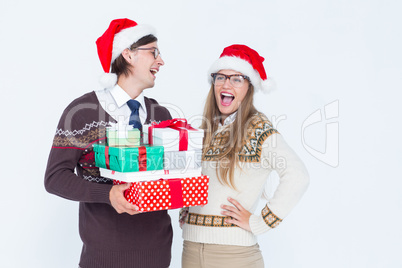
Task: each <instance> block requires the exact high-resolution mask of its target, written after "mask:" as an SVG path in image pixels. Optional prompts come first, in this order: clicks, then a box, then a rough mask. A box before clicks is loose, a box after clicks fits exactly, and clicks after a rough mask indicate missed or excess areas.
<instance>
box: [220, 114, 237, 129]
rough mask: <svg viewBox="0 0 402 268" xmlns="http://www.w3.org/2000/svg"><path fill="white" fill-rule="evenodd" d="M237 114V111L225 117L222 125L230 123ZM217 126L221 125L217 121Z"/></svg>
mask: <svg viewBox="0 0 402 268" xmlns="http://www.w3.org/2000/svg"><path fill="white" fill-rule="evenodd" d="M236 116H237V111H236V112H234V113H232V114H231V115H229V116H228V117H226V119H225V121H223V126H227V125H229V124H232V123H233V122H234V121H235V119H236ZM219 126H222V123H221V122H219Z"/></svg>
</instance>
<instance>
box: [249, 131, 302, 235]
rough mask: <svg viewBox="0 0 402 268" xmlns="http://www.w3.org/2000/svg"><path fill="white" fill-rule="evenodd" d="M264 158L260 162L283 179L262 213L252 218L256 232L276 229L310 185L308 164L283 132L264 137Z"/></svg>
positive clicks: (256, 233)
mask: <svg viewBox="0 0 402 268" xmlns="http://www.w3.org/2000/svg"><path fill="white" fill-rule="evenodd" d="M261 157H262V159H261V161H265V162H266V163H268V165H269V168H270V169H272V170H275V171H276V172H277V173H278V175H279V178H280V180H279V185H278V187H277V188H276V190H275V193H274V195H273V197H272V198H271V199H270V200H269V201H268V202H267V204H266V206H265V207H264V208H263V210H262V211H261V214H259V215H251V217H250V220H249V223H250V228H251V230H252V232H253V233H254V234H255V235H258V234H261V233H264V232H266V231H269V230H270V229H272V228H275V227H276V226H277V225H278V224H279V223H280V222H281V221H282V220H283V219H284V218H285V217H286V216H287V215H288V214H289V213H290V211H291V210H292V209H293V207H295V206H296V204H297V203H298V202H299V200H300V199H301V197H302V196H303V194H304V192H305V191H306V189H307V187H308V185H309V175H308V172H307V170H306V167H305V166H304V164H303V162H302V161H301V160H300V158H299V157H298V156H297V155H296V153H295V152H294V151H293V150H292V149H291V148H290V147H289V145H288V144H287V143H286V142H285V140H284V139H283V137H282V135H280V134H272V135H271V136H269V137H268V138H267V139H266V140H265V142H264V143H263V146H262V155H261Z"/></svg>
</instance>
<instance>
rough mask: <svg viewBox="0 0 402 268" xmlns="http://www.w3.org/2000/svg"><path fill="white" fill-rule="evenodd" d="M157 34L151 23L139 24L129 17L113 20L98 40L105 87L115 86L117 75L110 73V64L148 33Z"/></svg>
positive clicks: (102, 78) (102, 79) (102, 82)
mask: <svg viewBox="0 0 402 268" xmlns="http://www.w3.org/2000/svg"><path fill="white" fill-rule="evenodd" d="M150 34H152V35H154V36H156V31H155V29H154V28H153V27H151V26H149V25H138V24H137V23H136V22H135V21H132V20H129V19H116V20H113V21H112V22H111V23H110V25H109V28H108V29H107V30H106V31H105V33H104V34H103V35H102V36H101V37H99V38H98V40H96V46H97V48H98V56H99V60H100V62H101V64H102V67H103V70H104V71H105V74H104V75H102V77H101V81H100V82H101V84H102V85H103V86H105V87H110V86H114V85H115V84H116V82H117V75H116V74H114V73H110V66H111V65H112V63H113V62H114V60H115V59H116V58H117V57H118V56H120V54H121V53H122V52H123V50H125V49H126V48H130V46H131V45H132V44H134V43H135V42H137V41H138V40H140V39H141V38H142V37H144V36H147V35H150Z"/></svg>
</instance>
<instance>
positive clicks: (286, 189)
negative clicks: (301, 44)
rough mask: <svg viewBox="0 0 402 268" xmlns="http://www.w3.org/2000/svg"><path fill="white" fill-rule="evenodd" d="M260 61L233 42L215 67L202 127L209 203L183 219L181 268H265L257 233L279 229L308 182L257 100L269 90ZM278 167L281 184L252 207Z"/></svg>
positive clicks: (262, 59) (184, 213)
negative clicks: (262, 202) (257, 94)
mask: <svg viewBox="0 0 402 268" xmlns="http://www.w3.org/2000/svg"><path fill="white" fill-rule="evenodd" d="M263 61H264V58H263V57H261V56H260V55H259V54H258V53H257V52H256V51H255V50H253V49H251V48H249V47H247V46H245V45H232V46H229V47H226V48H225V49H224V50H223V53H222V54H221V56H220V58H219V59H218V60H217V61H216V62H215V63H214V64H213V65H212V67H211V68H210V71H209V74H210V77H209V79H210V80H209V81H210V82H211V89H210V91H209V94H208V97H207V101H206V104H205V108H204V116H205V118H204V119H205V120H204V122H203V124H202V126H201V128H203V129H204V130H205V137H204V150H203V164H202V171H203V174H205V175H208V176H209V177H210V185H209V189H210V190H209V197H208V204H207V205H205V206H203V207H190V208H189V210H187V211H183V214H182V216H181V223H182V224H183V225H182V228H183V238H184V248H183V255H182V267H183V268H190V267H191V268H197V267H200V268H201V267H206V268H213V267H242V268H243V267H247V268H253V267H256V268H257V267H258V268H260V267H264V262H263V258H262V254H261V251H260V250H259V246H258V244H257V239H256V236H257V235H259V234H262V233H264V232H266V231H268V230H270V229H272V228H274V227H276V226H277V225H278V224H279V223H280V222H281V221H282V220H283V218H284V217H286V216H287V215H288V213H289V212H290V210H291V209H292V208H293V207H294V206H295V205H296V203H297V202H298V201H299V200H300V198H301V197H302V195H303V193H304V192H305V190H306V188H307V186H308V181H309V178H308V173H307V171H306V169H305V167H304V165H303V163H302V162H301V161H300V159H299V158H298V157H297V155H296V154H295V153H294V152H293V151H292V149H291V148H290V147H289V146H288V145H287V144H286V143H285V141H284V140H283V137H282V136H281V135H280V134H279V133H278V131H277V130H275V129H274V128H273V127H272V124H271V122H270V121H269V120H268V119H267V117H266V116H265V115H264V114H262V113H260V112H258V111H257V110H256V108H255V107H254V105H253V96H254V91H258V90H262V91H268V90H269V87H270V82H269V79H267V76H266V73H265V69H264V66H263V64H262V62H263ZM273 170H275V171H276V172H277V173H278V174H279V176H280V183H279V186H278V187H277V189H276V191H275V193H274V195H273V197H272V198H271V199H270V201H269V202H268V203H267V204H266V206H265V207H264V208H263V210H262V211H261V212H259V211H255V210H256V207H257V205H258V202H259V198H260V196H261V195H262V193H263V189H264V187H265V184H266V181H267V178H268V176H269V174H270V173H271V171H273Z"/></svg>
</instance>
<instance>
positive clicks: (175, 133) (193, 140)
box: [143, 125, 204, 152]
mask: <svg viewBox="0 0 402 268" xmlns="http://www.w3.org/2000/svg"><path fill="white" fill-rule="evenodd" d="M149 127H150V125H144V126H143V132H144V135H143V136H144V143H147V144H150V141H149V140H148V131H149V129H148V128H149ZM194 129H195V130H185V131H187V132H188V146H187V151H194V150H201V149H202V141H203V138H204V130H202V129H198V128H194ZM179 136H180V131H179V130H175V129H172V128H169V127H167V128H153V129H152V139H153V143H152V144H153V145H160V146H163V147H164V148H165V152H169V151H179V150H180V148H179V145H180V137H179Z"/></svg>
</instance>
